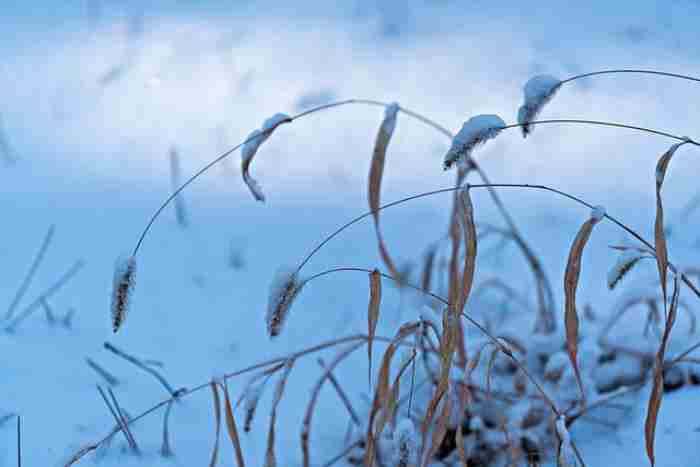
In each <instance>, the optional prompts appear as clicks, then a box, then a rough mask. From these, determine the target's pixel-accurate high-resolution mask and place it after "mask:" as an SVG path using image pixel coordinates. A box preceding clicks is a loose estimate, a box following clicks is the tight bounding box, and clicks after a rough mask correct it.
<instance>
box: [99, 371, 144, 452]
mask: <svg viewBox="0 0 700 467" xmlns="http://www.w3.org/2000/svg"><path fill="white" fill-rule="evenodd" d="M97 391H98V392H99V393H100V396H102V400H103V401H104V403H105V405H106V406H107V408H108V409H109V411H110V413H111V414H112V417H114V420H115V421H116V422H117V425H119V428H120V430H121V432H122V433H123V434H124V438H126V442H127V443H129V446H130V447H131V449H132V450H134V451H135V450H137V449H138V448H137V447H136V445H135V444H134V443H135V442H136V441H135V440H132V439H131V435H130V433H129V430H128V427H127V426H126V423H125V421H124V420H123V419H122V418H121V417H120V416H119V415H118V414H117V412H116V410H115V408H114V407H112V404H111V402H109V399H107V396H106V395H105V393H104V391H103V390H102V386H100V385H99V384H98V385H97ZM110 437H111V435H110Z"/></svg>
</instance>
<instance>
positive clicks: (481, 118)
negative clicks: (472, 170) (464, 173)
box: [443, 115, 506, 170]
mask: <svg viewBox="0 0 700 467" xmlns="http://www.w3.org/2000/svg"><path fill="white" fill-rule="evenodd" d="M505 126H506V123H505V122H504V121H503V119H502V118H501V117H499V116H498V115H477V116H475V117H471V118H470V119H469V120H467V121H466V122H464V124H463V125H462V129H461V130H459V132H458V133H457V135H455V137H454V139H453V140H452V146H450V149H449V150H448V151H447V154H445V160H444V162H443V168H444V169H445V170H447V169H450V168H451V167H452V166H453V165H454V164H455V163H459V164H460V165H462V166H465V167H466V166H468V165H469V163H470V160H471V154H472V151H473V150H474V148H475V147H477V146H479V145H480V144H483V143H485V142H486V141H488V140H490V139H493V138H495V137H496V136H498V133H500V132H501V130H502V129H503V128H504V127H505Z"/></svg>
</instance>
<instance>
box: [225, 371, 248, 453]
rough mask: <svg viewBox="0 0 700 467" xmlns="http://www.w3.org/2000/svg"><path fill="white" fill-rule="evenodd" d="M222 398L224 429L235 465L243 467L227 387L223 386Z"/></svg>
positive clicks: (239, 441)
mask: <svg viewBox="0 0 700 467" xmlns="http://www.w3.org/2000/svg"><path fill="white" fill-rule="evenodd" d="M224 398H225V409H226V428H227V429H228V436H229V438H230V439H231V444H232V445H233V450H234V452H235V454H236V463H237V465H238V467H245V461H244V460H243V450H242V449H241V440H240V438H239V437H238V428H236V419H235V418H234V417H233V408H232V407H231V399H230V398H229V394H228V387H227V386H226V385H225V384H224Z"/></svg>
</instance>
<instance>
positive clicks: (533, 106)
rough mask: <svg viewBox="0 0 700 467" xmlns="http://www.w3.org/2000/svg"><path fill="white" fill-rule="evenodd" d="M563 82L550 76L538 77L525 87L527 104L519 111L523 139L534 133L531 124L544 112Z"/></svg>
mask: <svg viewBox="0 0 700 467" xmlns="http://www.w3.org/2000/svg"><path fill="white" fill-rule="evenodd" d="M560 86H561V81H560V80H559V79H557V78H555V77H553V76H550V75H537V76H535V77H534V78H531V79H530V80H529V81H528V82H527V83H525V86H524V87H523V93H524V94H525V102H524V103H523V105H521V106H520V109H518V123H519V124H521V125H522V126H521V127H520V128H521V130H522V132H523V138H527V135H529V134H530V133H532V128H531V127H530V125H529V123H530V122H531V121H533V120H534V119H535V118H536V117H537V115H538V114H539V113H540V112H541V111H542V108H544V106H545V105H547V103H548V102H549V101H550V100H552V97H554V94H556V92H557V91H558V90H559V87H560Z"/></svg>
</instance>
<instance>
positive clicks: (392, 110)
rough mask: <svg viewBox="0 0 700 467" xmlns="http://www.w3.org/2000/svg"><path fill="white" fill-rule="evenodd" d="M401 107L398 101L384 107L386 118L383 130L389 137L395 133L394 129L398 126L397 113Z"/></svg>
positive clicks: (383, 122)
mask: <svg viewBox="0 0 700 467" xmlns="http://www.w3.org/2000/svg"><path fill="white" fill-rule="evenodd" d="M399 108H400V107H399V104H398V103H397V102H392V103H391V104H389V105H387V106H386V108H385V109H384V120H382V124H381V131H383V132H384V133H386V134H387V135H388V136H389V137H391V136H392V135H393V134H394V129H395V128H396V115H397V114H398V113H399Z"/></svg>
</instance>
